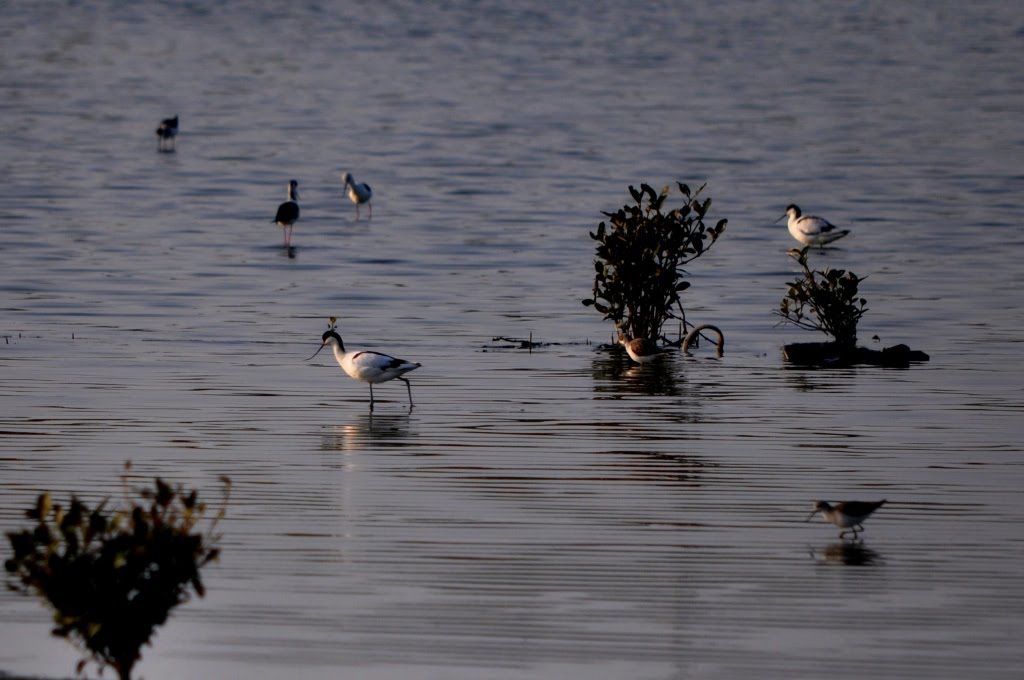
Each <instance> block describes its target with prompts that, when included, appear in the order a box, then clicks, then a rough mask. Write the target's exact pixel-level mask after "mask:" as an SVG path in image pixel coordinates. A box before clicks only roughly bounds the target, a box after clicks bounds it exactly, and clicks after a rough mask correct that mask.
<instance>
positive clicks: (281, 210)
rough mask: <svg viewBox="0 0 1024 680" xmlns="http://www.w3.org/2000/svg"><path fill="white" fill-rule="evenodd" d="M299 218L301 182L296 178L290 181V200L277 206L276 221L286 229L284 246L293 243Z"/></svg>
mask: <svg viewBox="0 0 1024 680" xmlns="http://www.w3.org/2000/svg"><path fill="white" fill-rule="evenodd" d="M298 219H299V183H298V182H297V181H295V180H294V179H293V180H291V181H289V182H288V200H287V201H285V202H284V203H282V204H281V205H279V206H277V215H276V216H275V217H274V222H275V223H276V224H277V226H279V227H281V229H282V230H283V231H284V247H285V248H290V247H291V245H292V229H293V228H294V226H295V222H296V221H297V220H298Z"/></svg>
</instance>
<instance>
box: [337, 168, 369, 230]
mask: <svg viewBox="0 0 1024 680" xmlns="http://www.w3.org/2000/svg"><path fill="white" fill-rule="evenodd" d="M341 180H342V181H343V182H344V183H345V189H346V193H347V194H348V197H349V199H350V200H351V201H352V202H353V203H355V204H356V219H357V220H358V219H359V204H360V203H366V204H367V206H366V207H367V208H368V209H369V211H370V216H369V217H368V218H367V219H370V220H372V219H373V204H372V203H370V199H371V198H373V189H371V188H370V185H369V184H366V183H365V182H357V181H355V180H354V179H352V175H350V174H349V173H347V172H346V173H345V174H344V175H342V176H341Z"/></svg>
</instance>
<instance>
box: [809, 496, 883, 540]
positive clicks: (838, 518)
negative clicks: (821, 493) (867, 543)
mask: <svg viewBox="0 0 1024 680" xmlns="http://www.w3.org/2000/svg"><path fill="white" fill-rule="evenodd" d="M884 503H885V501H884V500H881V501H877V502H874V501H868V502H866V501H842V502H839V503H836V504H835V505H830V504H829V503H828V502H827V501H814V510H812V511H811V514H810V515H809V516H808V517H807V519H806V520H805V521H807V522H810V521H811V517H814V516H815V515H816V514H818V513H819V512H820V513H821V516H822V517H824V518H825V521H826V522H828V523H829V524H833V525H835V526H837V527H839V528H840V529H850V530H851V531H852V532H853V537H854V538H857V529H858V528H859V529H860V530H861V531H864V527H863V526H861V522H863V521H864V520H866V519H867V518H868V517H870V516H871V513H873V512H874V511H875V510H877V509H878V508H880V507H882V505H883V504H884ZM847 533H850V532H847V531H840V532H839V538H842V537H843V536H845V535H846V534H847Z"/></svg>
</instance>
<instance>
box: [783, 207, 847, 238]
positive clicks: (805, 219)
mask: <svg viewBox="0 0 1024 680" xmlns="http://www.w3.org/2000/svg"><path fill="white" fill-rule="evenodd" d="M786 216H789V224H788V227H789V233H790V234H791V235H792V236H793V238H795V239H796V240H797V241H799V242H800V243H803V244H804V245H805V246H819V247H824V246H825V245H826V244H828V243H832V242H833V241H837V240H839V239H841V238H842V237H844V236H846V235H847V234H849V233H850V230H849V229H840V228H839V227H837V226H836V225H834V224H832V223H831V222H829V221H828V220H826V219H823V218H821V217H815V216H814V215H801V213H800V208H798V207H797V206H795V205H792V204H790V205H789V207H787V208H786V212H785V214H783V215H782V217H786ZM782 217H780V218H779V220H781V219H782ZM776 222H778V220H776Z"/></svg>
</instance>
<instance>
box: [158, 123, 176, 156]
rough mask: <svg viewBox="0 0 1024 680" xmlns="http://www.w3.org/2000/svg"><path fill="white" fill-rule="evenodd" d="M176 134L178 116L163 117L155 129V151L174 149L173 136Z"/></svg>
mask: <svg viewBox="0 0 1024 680" xmlns="http://www.w3.org/2000/svg"><path fill="white" fill-rule="evenodd" d="M177 136H178V117H177V116H175V117H174V118H164V119H163V120H162V121H160V126H159V127H158V128H157V129H156V148H157V151H174V138H175V137H177Z"/></svg>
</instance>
